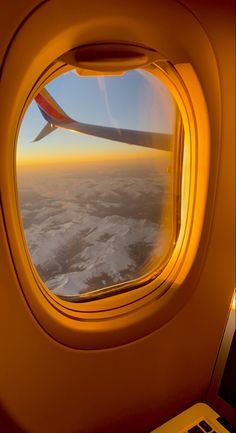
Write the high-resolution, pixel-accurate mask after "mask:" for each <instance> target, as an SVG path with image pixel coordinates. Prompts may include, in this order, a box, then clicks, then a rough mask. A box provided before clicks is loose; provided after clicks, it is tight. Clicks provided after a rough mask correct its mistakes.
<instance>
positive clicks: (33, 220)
mask: <svg viewBox="0 0 236 433" xmlns="http://www.w3.org/2000/svg"><path fill="white" fill-rule="evenodd" d="M180 124H181V117H180V113H179V110H178V107H177V105H176V103H175V101H174V99H173V97H172V95H171V93H170V91H169V90H168V88H167V87H166V86H165V85H164V84H163V82H162V81H161V80H160V79H158V78H157V77H156V76H154V75H153V74H152V73H150V72H148V71H147V70H145V69H136V70H131V71H128V72H125V73H119V74H117V75H112V76H110V75H109V74H108V75H98V76H86V75H85V76H84V75H79V73H78V71H77V72H76V71H75V70H70V71H68V72H66V73H63V74H61V75H60V76H57V77H56V78H54V79H53V80H52V81H50V82H49V83H47V84H46V85H45V87H44V88H43V89H41V90H40V92H39V93H38V94H37V95H36V96H35V98H34V99H33V101H32V102H31V103H30V105H29V106H28V109H27V111H26V113H25V116H24V118H23V121H22V124H21V127H20V131H19V136H18V142H17V158H16V159H17V162H16V164H17V183H18V196H19V208H20V214H21V218H22V226H23V230H24V235H25V240H26V243H27V246H28V250H29V252H30V255H31V259H32V262H33V264H34V266H35V268H36V270H37V272H38V274H39V275H40V277H41V279H42V281H43V282H44V283H45V285H46V287H47V288H48V289H49V290H50V291H51V292H52V293H53V294H55V295H57V296H59V297H60V298H62V299H67V300H70V301H75V302H79V301H80V299H82V296H83V295H86V299H94V298H95V297H96V294H97V293H100V292H101V291H103V292H104V293H106V295H107V293H108V294H109V293H110V294H111V293H112V294H114V293H116V290H114V289H116V288H117V293H118V292H119V291H120V290H128V289H130V288H134V287H135V285H136V286H137V285H138V284H139V285H140V283H141V282H142V281H143V282H145V281H146V280H147V279H148V278H151V277H153V274H155V275H158V272H160V270H161V269H162V268H163V266H164V264H165V263H166V262H167V261H168V258H169V257H170V255H171V252H172V250H173V248H174V245H175V242H176V239H177V236H178V230H179V228H178V221H179V220H180V217H179V212H180V208H181V206H180V198H179V195H180V191H179V190H178V188H179V189H181V186H180V187H178V188H176V179H178V176H180V175H181V163H180V164H177V163H176V161H177V160H176V158H177V156H176V155H177V154H178V152H179V149H180V147H179V146H180V141H181V140H180V135H181V134H180V129H181V128H180V126H179V125H180ZM178 158H179V157H178ZM179 161H180V159H179ZM180 185H181V184H180Z"/></svg>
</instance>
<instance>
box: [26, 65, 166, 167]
mask: <svg viewBox="0 0 236 433" xmlns="http://www.w3.org/2000/svg"><path fill="white" fill-rule="evenodd" d="M46 89H47V90H48V91H49V93H50V94H51V95H52V97H53V98H54V99H55V100H56V102H57V103H58V104H59V105H60V106H61V108H62V109H63V110H64V111H65V112H66V114H68V116H70V117H72V118H73V119H74V120H77V121H80V122H84V123H90V124H95V125H103V126H112V127H118V128H126V129H135V130H144V131H155V132H164V133H171V132H172V131H173V123H174V103H173V99H172V97H171V95H170V92H169V91H168V90H167V88H166V87H165V86H164V84H163V83H162V82H161V81H160V80H159V79H157V78H156V77H154V76H153V75H152V74H150V73H148V72H147V71H144V70H141V69H137V70H133V71H128V72H126V73H125V74H124V75H121V76H105V77H102V76H98V77H81V76H79V75H78V74H76V72H75V71H70V72H67V73H65V74H62V75H61V76H59V77H57V78H55V79H54V80H52V81H51V82H50V83H49V84H48V85H47V86H46ZM45 123H46V122H45V120H44V119H43V117H42V115H41V113H40V111H39V109H38V107H37V105H36V103H35V101H34V100H33V101H32V102H31V104H30V105H29V107H28V109H27V111H26V113H25V116H24V119H23V121H22V124H21V127H20V131H19V136H18V142H17V165H18V167H28V166H33V165H37V166H39V167H40V166H41V167H43V166H48V165H55V164H66V163H76V162H85V161H109V160H113V161H114V160H129V161H131V160H135V159H139V158H153V157H154V158H155V157H157V156H158V155H159V157H164V153H165V152H161V151H156V150H153V149H146V148H144V147H142V146H130V145H128V144H127V143H120V142H115V141H112V140H106V139H101V138H98V137H92V136H89V135H85V134H78V133H74V132H71V131H68V130H63V129H62V128H58V129H57V130H56V131H54V132H52V133H51V134H50V135H48V136H47V137H45V138H43V139H42V140H40V141H37V142H32V141H33V140H34V138H35V137H36V136H37V135H38V133H39V132H40V130H41V129H42V128H43V127H44V126H45Z"/></svg>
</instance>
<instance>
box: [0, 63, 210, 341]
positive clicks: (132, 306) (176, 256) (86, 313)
mask: <svg viewBox="0 0 236 433" xmlns="http://www.w3.org/2000/svg"><path fill="white" fill-rule="evenodd" d="M156 66H157V67H158V68H159V69H160V70H161V71H162V73H163V74H164V75H163V79H164V77H165V80H166V82H167V83H168V85H171V87H172V92H176V95H175V99H178V101H179V103H178V106H179V108H180V111H181V114H182V118H183V121H184V124H185V134H186V135H187V140H189V144H188V152H187V153H188V154H187V159H188V164H189V169H188V172H186V173H185V180H184V186H183V194H185V196H188V197H189V199H188V200H187V201H188V205H187V206H186V204H185V206H183V215H184V216H183V218H184V219H185V220H184V224H182V226H181V235H180V236H179V238H178V241H177V244H176V246H175V249H174V253H173V255H172V258H171V259H172V260H170V261H169V263H168V268H165V269H164V270H163V272H162V274H161V275H160V278H159V279H158V280H159V281H157V280H155V281H153V282H152V283H150V284H148V285H146V286H145V287H142V288H139V289H136V290H135V291H131V292H126V293H122V294H119V295H116V296H114V297H111V298H106V299H102V300H98V301H94V302H93V303H92V304H91V303H90V304H89V305H87V304H80V305H79V309H78V308H75V307H78V305H77V304H71V303H68V302H66V301H60V302H59V300H58V298H56V299H55V298H54V296H53V295H52V294H51V293H50V294H49V292H48V290H47V289H45V287H40V290H38V287H37V286H39V285H41V283H42V282H41V280H40V281H39V278H38V277H37V276H36V275H35V272H34V268H33V269H32V264H31V260H29V257H28V252H27V249H25V244H24V241H23V238H22V233H21V225H20V223H19V215H18V205H17V200H16V199H15V200H13V202H11V199H10V197H12V196H15V197H16V195H17V194H16V179H15V178H16V174H15V145H16V137H17V131H18V130H19V126H20V123H21V119H22V117H23V115H24V113H25V110H26V108H27V106H28V104H29V102H30V101H31V100H32V98H33V96H34V94H35V93H36V86H35V84H34V85H33V86H32V89H31V91H30V92H28V90H27V92H26V89H24V91H23V92H22V93H23V94H24V92H25V94H27V98H25V97H24V98H21V99H20V105H21V107H23V109H21V112H20V115H19V111H18V115H17V119H18V123H17V122H16V112H14V113H12V118H11V119H10V120H9V123H8V128H7V132H6V133H7V136H8V140H7V142H6V146H5V148H4V149H5V151H4V152H3V176H4V179H5V182H4V185H5V187H4V188H3V195H2V202H3V215H4V220H5V226H6V232H7V234H8V241H9V248H10V251H11V256H12V263H13V264H14V268H15V270H16V275H17V278H18V282H19V284H20V287H21V290H22V293H23V294H24V297H25V299H26V301H27V303H28V305H29V307H30V309H31V311H32V313H33V315H34V316H35V318H36V320H37V321H38V322H39V323H40V325H41V326H42V327H43V328H44V329H45V330H46V332H47V333H48V334H49V335H51V336H52V337H53V338H55V339H56V340H57V341H58V342H61V343H62V344H64V345H67V346H70V347H74V348H80V349H98V348H105V347H114V346H117V345H120V344H125V343H127V342H129V341H133V340H135V339H137V338H140V337H141V336H144V335H147V334H148V333H150V332H152V331H154V330H155V329H157V328H158V327H160V326H161V325H163V324H164V323H166V322H167V321H168V320H169V319H170V318H171V317H173V316H174V314H176V313H177V311H179V309H180V308H181V307H182V306H183V305H184V304H185V302H186V299H187V296H186V290H180V288H181V289H182V287H181V286H182V283H183V281H184V280H185V278H186V276H187V274H188V272H189V270H190V268H191V266H192V263H193V261H194V257H195V255H196V251H197V247H198V243H199V239H200V234H201V229H202V225H203V217H204V210H205V201H206V192H207V183H208V170H209V138H210V137H209V125H208V115H207V108H206V104H205V100H204V96H203V93H202V90H201V87H200V84H199V82H198V79H197V76H196V74H195V72H194V71H193V69H192V67H191V65H190V64H187V63H186V64H183V65H175V66H173V65H171V64H170V63H168V62H166V61H165V60H163V61H162V60H158V62H157V63H156ZM10 67H11V65H10ZM31 78H32V77H31ZM44 78H45V77H39V80H38V81H37V85H39V83H40V79H43V80H44ZM32 81H34V80H32ZM34 82H35V81H34ZM28 85H29V81H28ZM28 88H29V87H27V89H28ZM37 90H38V89H37ZM13 111H14V110H13ZM14 115H15V117H14ZM16 123H17V128H16V127H15V126H16ZM12 124H13V125H14V128H13V130H12V131H10V126H11V125H12ZM203 136H204V152H203V153H204V161H203V158H202V156H201V150H203V144H202V143H201V139H202V138H203ZM13 142H14V143H15V145H14V146H13ZM10 143H12V144H10ZM4 162H5V164H4ZM203 165H204V167H205V173H204V175H203V176H202V178H201V179H199V176H198V173H199V169H200V167H202V166H203ZM7 221H12V227H9V224H8V223H7ZM173 262H174V264H173ZM167 275H168V281H167ZM185 289H186V288H185Z"/></svg>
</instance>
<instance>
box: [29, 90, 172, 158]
mask: <svg viewBox="0 0 236 433" xmlns="http://www.w3.org/2000/svg"><path fill="white" fill-rule="evenodd" d="M35 102H36V104H37V105H38V108H39V110H40V112H41V114H42V116H43V117H44V119H45V120H46V122H47V124H46V125H45V126H44V128H43V129H42V130H41V131H40V133H39V134H38V135H37V137H36V138H35V139H34V141H39V140H41V139H42V138H44V137H46V136H47V135H48V134H50V133H51V132H53V131H54V130H55V129H57V128H63V129H67V130H69V131H74V132H78V133H82V134H87V135H92V136H95V137H100V138H105V139H109V140H115V141H119V142H122V143H127V144H131V145H136V146H143V147H150V148H152V149H158V150H167V151H169V150H171V144H172V135H171V134H163V133H157V132H149V131H136V130H132V129H120V128H112V127H109V126H99V125H91V124H89V123H82V122H77V121H76V120H74V119H72V118H71V117H69V116H67V114H66V113H65V112H64V111H63V110H62V109H61V107H60V106H59V105H58V104H57V103H56V101H55V100H54V99H53V98H52V96H51V95H50V94H49V93H48V91H47V90H46V89H43V90H42V91H41V92H40V93H39V94H38V95H37V96H36V97H35Z"/></svg>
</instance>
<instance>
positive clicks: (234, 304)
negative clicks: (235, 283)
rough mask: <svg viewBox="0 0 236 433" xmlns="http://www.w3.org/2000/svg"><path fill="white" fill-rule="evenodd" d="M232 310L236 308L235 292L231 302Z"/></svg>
mask: <svg viewBox="0 0 236 433" xmlns="http://www.w3.org/2000/svg"><path fill="white" fill-rule="evenodd" d="M231 310H236V293H234V296H233V300H232V304H231Z"/></svg>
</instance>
